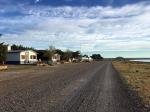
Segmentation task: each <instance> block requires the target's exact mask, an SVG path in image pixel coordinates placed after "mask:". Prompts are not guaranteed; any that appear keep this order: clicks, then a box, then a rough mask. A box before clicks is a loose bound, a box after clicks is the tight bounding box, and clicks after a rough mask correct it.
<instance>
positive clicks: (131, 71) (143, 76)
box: [113, 61, 150, 107]
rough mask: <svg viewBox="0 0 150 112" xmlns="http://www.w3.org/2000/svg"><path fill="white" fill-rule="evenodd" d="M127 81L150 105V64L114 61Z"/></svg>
mask: <svg viewBox="0 0 150 112" xmlns="http://www.w3.org/2000/svg"><path fill="white" fill-rule="evenodd" d="M113 64H114V66H115V68H116V69H117V70H118V71H119V72H120V73H121V74H122V76H123V78H124V79H125V80H126V82H127V83H128V84H129V85H130V86H131V87H132V88H133V89H134V90H135V91H137V92H138V94H139V96H140V97H141V98H142V100H143V102H144V103H145V106H147V107H150V64H148V63H139V62H119V61H115V62H113Z"/></svg>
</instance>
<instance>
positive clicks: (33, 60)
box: [20, 50, 37, 64]
mask: <svg viewBox="0 0 150 112" xmlns="http://www.w3.org/2000/svg"><path fill="white" fill-rule="evenodd" d="M26 53H28V54H29V55H28V57H27V59H22V58H21V56H22V55H25V54H26ZM31 55H35V56H36V59H30V56H31ZM20 61H21V64H26V63H28V62H29V64H33V63H36V62H37V53H35V52H34V51H32V50H26V51H22V52H21V53H20Z"/></svg>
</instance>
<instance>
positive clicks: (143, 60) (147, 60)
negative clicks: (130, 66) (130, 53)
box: [130, 59, 150, 62]
mask: <svg viewBox="0 0 150 112" xmlns="http://www.w3.org/2000/svg"><path fill="white" fill-rule="evenodd" d="M130 61H137V62H150V59H141V60H130Z"/></svg>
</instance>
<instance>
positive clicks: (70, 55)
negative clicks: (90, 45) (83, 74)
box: [63, 49, 73, 61]
mask: <svg viewBox="0 0 150 112" xmlns="http://www.w3.org/2000/svg"><path fill="white" fill-rule="evenodd" d="M72 56H73V55H72V51H70V50H69V49H68V50H67V51H66V52H64V56H63V59H64V60H66V61H69V59H70V58H72Z"/></svg>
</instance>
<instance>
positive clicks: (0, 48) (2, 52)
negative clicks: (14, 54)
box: [0, 43, 7, 64]
mask: <svg viewBox="0 0 150 112" xmlns="http://www.w3.org/2000/svg"><path fill="white" fill-rule="evenodd" d="M6 52H7V45H5V44H4V43H0V64H2V63H4V61H5V60H6Z"/></svg>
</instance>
